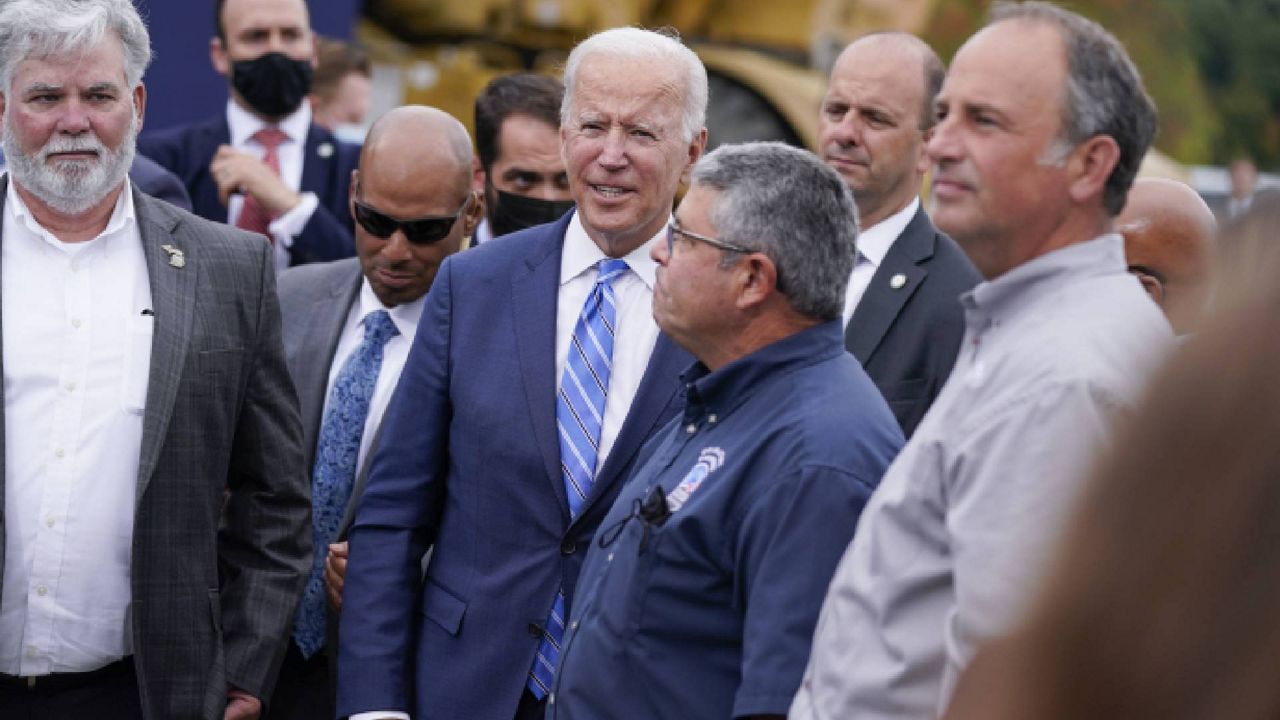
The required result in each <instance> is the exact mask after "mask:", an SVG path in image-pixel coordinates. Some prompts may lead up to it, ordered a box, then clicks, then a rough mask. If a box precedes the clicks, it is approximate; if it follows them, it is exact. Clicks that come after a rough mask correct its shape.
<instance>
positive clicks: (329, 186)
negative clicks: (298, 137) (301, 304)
mask: <svg viewBox="0 0 1280 720" xmlns="http://www.w3.org/2000/svg"><path fill="white" fill-rule="evenodd" d="M230 142H231V129H230V127H228V125H227V118H226V117H225V116H223V115H219V116H218V117H215V118H212V119H210V120H207V121H205V122H201V123H197V124H194V125H184V126H180V127H175V128H166V129H164V130H159V131H156V132H153V133H148V134H147V135H144V136H143V137H140V138H138V152H140V153H142V154H143V155H146V156H147V157H149V158H151V159H152V160H155V161H156V162H158V163H160V164H161V165H162V166H164V167H165V168H167V169H168V170H170V171H171V172H173V173H174V174H176V175H177V176H178V177H179V179H181V180H182V183H183V185H185V186H186V188H187V193H188V194H189V195H190V196H191V202H192V205H193V209H194V211H195V214H197V215H199V216H200V217H203V218H206V219H208V220H213V221H214V222H221V223H225V222H226V221H227V206H226V205H223V204H222V201H220V200H219V199H218V183H217V182H215V181H214V179H213V177H212V176H210V175H209V164H210V163H212V162H213V156H214V153H216V152H217V151H218V147H219V146H220V145H226V144H229V143H230ZM303 153H304V155H303V162H302V186H301V191H302V192H312V193H315V194H316V198H317V199H318V200H319V201H320V202H319V205H318V206H317V207H316V211H315V213H314V214H312V216H311V219H310V220H308V221H307V224H306V226H305V227H303V229H302V233H301V234H300V235H298V236H296V237H294V239H293V247H291V248H290V249H289V254H290V258H291V259H290V263H289V264H290V265H302V264H303V263H310V262H323V261H327V260H340V259H342V258H345V257H351V256H352V255H355V241H354V239H353V236H352V221H351V212H350V210H349V209H348V207H347V188H348V187H349V186H350V184H351V171H352V170H354V169H355V168H356V165H357V164H358V163H359V160H360V148H359V146H357V145H351V144H349V143H344V142H341V141H339V140H338V139H337V138H335V137H334V136H333V134H332V133H330V132H329V131H328V130H325V129H324V128H322V127H320V126H319V125H316V124H314V123H313V124H312V125H311V129H310V130H308V131H307V141H306V146H305V147H304V148H303Z"/></svg>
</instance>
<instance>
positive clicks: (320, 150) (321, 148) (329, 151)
mask: <svg viewBox="0 0 1280 720" xmlns="http://www.w3.org/2000/svg"><path fill="white" fill-rule="evenodd" d="M316 154H317V155H319V156H320V157H322V158H328V157H332V156H333V143H329V142H322V143H320V144H319V145H317V146H316Z"/></svg>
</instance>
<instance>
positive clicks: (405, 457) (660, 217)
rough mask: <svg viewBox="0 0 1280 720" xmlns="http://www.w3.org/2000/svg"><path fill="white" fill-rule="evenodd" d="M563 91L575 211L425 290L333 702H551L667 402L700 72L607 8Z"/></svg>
mask: <svg viewBox="0 0 1280 720" xmlns="http://www.w3.org/2000/svg"><path fill="white" fill-rule="evenodd" d="M565 93H566V95H565V101H564V104H563V106H562V109H561V115H562V119H563V122H562V123H561V130H560V142H561V154H562V155H563V156H564V160H565V166H566V168H567V169H568V173H569V185H570V188H571V190H572V192H573V196H574V199H575V200H576V209H575V211H574V212H572V213H568V214H566V215H565V216H564V217H563V218H561V219H560V220H559V221H558V222H555V223H552V224H548V225H541V226H538V227H534V228H529V229H527V230H522V231H520V232H516V233H512V234H510V235H506V236H503V237H500V238H495V239H494V240H492V241H490V242H486V243H484V244H483V245H480V246H479V247H476V248H472V249H470V250H467V251H466V252H464V253H459V254H458V255H455V256H454V257H451V258H449V259H448V260H447V261H446V262H445V263H444V265H443V266H442V267H441V268H440V273H439V276H438V277H437V279H436V282H435V285H434V286H433V287H432V289H431V293H430V294H429V295H428V296H427V302H426V306H425V308H424V310H423V317H422V324H421V331H420V332H419V333H418V336H417V339H416V340H415V341H414V347H413V352H412V357H411V360H410V362H409V363H408V364H407V365H406V366H405V369H404V372H403V373H402V375H401V377H400V384H399V385H398V386H397V388H396V393H395V396H394V397H393V398H392V400H391V404H390V406H389V407H388V409H387V416H386V420H385V421H384V423H383V427H382V432H381V434H380V436H379V445H378V450H377V452H376V453H375V454H374V458H373V461H372V463H371V464H370V467H369V480H368V483H367V485H366V487H365V489H364V492H363V494H362V496H361V499H360V506H359V508H358V509H357V511H356V517H355V521H354V522H353V523H352V526H351V532H350V534H349V537H350V543H351V545H350V566H349V569H348V574H347V578H346V584H345V587H344V588H343V600H342V604H343V610H342V624H341V628H340V639H339V647H340V650H339V663H338V666H339V669H338V715H340V716H348V715H349V716H352V717H353V720H365V718H404V717H407V716H409V714H410V713H412V717H413V720H432V718H442V719H444V718H447V719H449V720H453V719H455V718H467V719H468V720H481V719H487V720H492V719H495V718H500V719H502V720H509V719H511V718H521V719H534V718H541V717H542V716H543V713H544V708H546V707H548V706H549V705H550V704H551V703H552V698H551V696H550V694H549V693H550V687H551V684H552V682H553V679H552V678H553V676H554V672H555V666H556V653H557V648H558V647H559V644H560V642H561V641H562V639H563V636H564V622H565V618H566V616H567V613H568V612H570V611H571V610H572V607H573V592H574V587H575V583H576V581H577V579H578V571H579V570H580V568H581V567H582V560H583V558H584V557H585V556H586V550H587V548H588V547H589V546H590V544H591V542H592V539H593V538H594V537H595V533H596V530H597V528H598V527H599V526H600V521H601V520H602V519H603V518H604V515H605V513H607V512H608V510H609V508H610V507H611V506H612V503H613V500H614V498H615V497H617V493H618V490H619V489H620V488H621V486H622V481H623V479H624V478H625V477H626V476H627V473H628V472H629V471H630V468H631V466H632V465H633V464H634V462H635V459H636V457H637V455H638V453H639V449H640V447H641V446H642V445H643V444H644V442H645V441H646V440H647V439H648V438H649V437H650V436H651V435H652V434H653V433H654V432H655V431H656V430H657V429H658V428H660V427H661V426H662V424H663V423H664V422H665V421H666V420H667V419H668V418H670V417H671V416H672V415H674V414H675V412H676V408H677V407H678V405H679V402H680V393H679V384H678V382H677V376H678V375H679V373H680V370H681V369H682V368H683V367H685V366H686V365H687V364H688V363H689V359H690V358H689V356H688V354H687V353H685V352H684V351H682V350H681V349H679V348H678V347H677V346H676V345H675V344H674V343H672V342H671V339H670V338H668V337H665V336H662V335H660V334H659V332H658V328H657V326H656V325H655V324H654V321H653V313H652V299H653V290H652V289H651V288H652V287H653V273H654V270H655V265H654V262H653V260H652V258H651V257H650V256H649V249H650V248H651V247H652V246H654V245H656V244H659V243H662V242H664V237H665V233H666V224H667V221H668V220H669V219H670V218H671V206H672V199H673V198H674V196H675V192H676V188H677V187H678V186H679V184H680V179H681V177H682V176H684V175H685V174H686V173H687V172H688V171H689V169H690V168H691V167H692V165H693V163H694V162H695V161H696V160H697V159H698V157H699V156H701V154H702V149H703V147H704V146H705V143H706V129H705V128H704V127H703V124H704V122H703V121H704V118H705V115H706V102H707V75H706V70H705V69H704V68H703V66H702V63H701V61H700V60H698V56H697V55H695V54H694V53H693V52H692V51H691V50H689V48H687V47H685V46H684V45H682V44H681V43H680V42H679V41H678V40H676V39H674V38H672V37H669V36H667V35H663V34H659V33H654V32H649V31H646V30H640V29H637V28H618V29H613V30H607V31H604V32H602V33H599V34H597V35H594V36H592V37H591V38H588V39H587V40H585V41H583V42H582V43H581V44H579V45H578V46H577V47H575V48H574V50H573V52H572V53H571V54H570V56H569V59H568V61H567V62H566V65H565ZM429 549H430V550H431V553H432V554H431V562H430V564H429V565H428V566H427V570H426V576H425V578H424V577H423V574H422V571H421V567H420V564H419V563H420V561H421V558H422V557H423V555H424V554H425V553H426V552H427V551H428V550H429Z"/></svg>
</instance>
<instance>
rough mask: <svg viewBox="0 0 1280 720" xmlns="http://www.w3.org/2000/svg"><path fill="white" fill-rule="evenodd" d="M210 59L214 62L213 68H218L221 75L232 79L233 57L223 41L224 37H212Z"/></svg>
mask: <svg viewBox="0 0 1280 720" xmlns="http://www.w3.org/2000/svg"><path fill="white" fill-rule="evenodd" d="M209 61H210V62H211V63H213V69H214V70H217V71H218V74H219V75H221V76H222V77H224V78H227V79H228V80H229V79H231V57H230V56H228V55H227V48H226V46H225V45H224V44H223V43H222V38H219V37H213V38H210V40H209Z"/></svg>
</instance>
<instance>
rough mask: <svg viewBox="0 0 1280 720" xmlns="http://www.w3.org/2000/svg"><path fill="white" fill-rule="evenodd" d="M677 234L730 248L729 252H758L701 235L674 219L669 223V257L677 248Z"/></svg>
mask: <svg viewBox="0 0 1280 720" xmlns="http://www.w3.org/2000/svg"><path fill="white" fill-rule="evenodd" d="M677 235H683V236H685V237H687V238H689V239H691V240H698V241H700V242H704V243H706V244H708V245H710V246H711V247H715V248H720V249H721V250H728V251H729V252H736V253H745V254H750V253H753V252H756V251H755V250H751V249H750V248H744V247H742V246H741V245H734V244H733V243H727V242H725V241H723V240H717V239H716V238H713V237H707V236H706V235H699V234H698V233H696V232H691V231H689V230H685V229H684V228H682V227H680V225H679V224H678V223H677V222H676V221H675V220H674V219H673V220H671V222H669V223H667V257H671V255H672V253H673V252H674V250H675V242H676V236H677Z"/></svg>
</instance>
